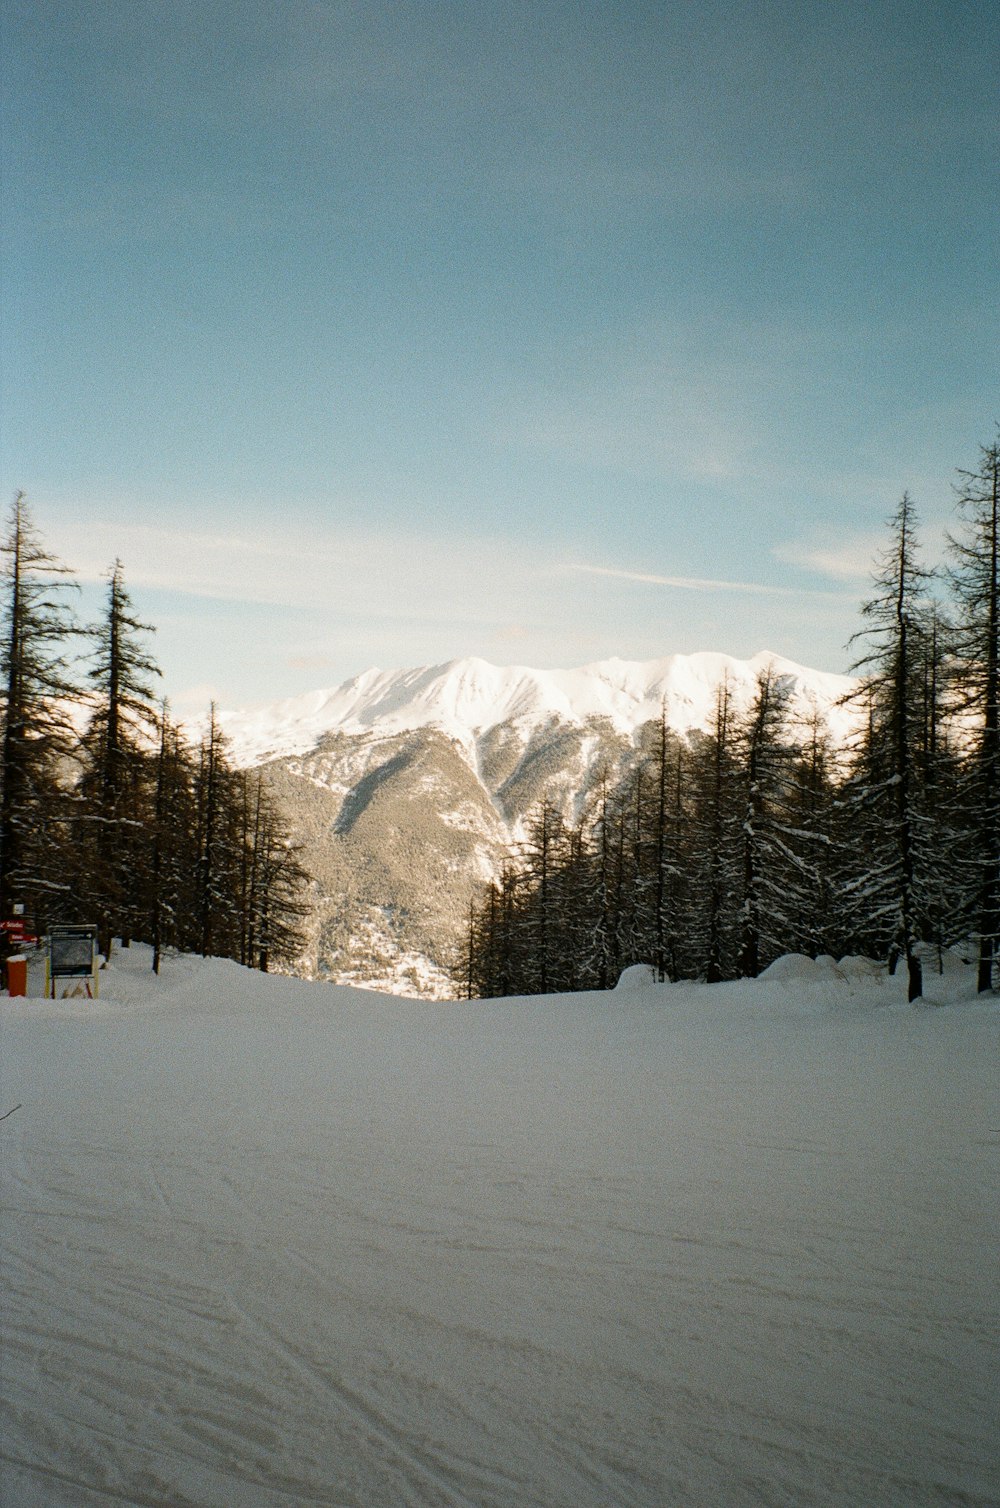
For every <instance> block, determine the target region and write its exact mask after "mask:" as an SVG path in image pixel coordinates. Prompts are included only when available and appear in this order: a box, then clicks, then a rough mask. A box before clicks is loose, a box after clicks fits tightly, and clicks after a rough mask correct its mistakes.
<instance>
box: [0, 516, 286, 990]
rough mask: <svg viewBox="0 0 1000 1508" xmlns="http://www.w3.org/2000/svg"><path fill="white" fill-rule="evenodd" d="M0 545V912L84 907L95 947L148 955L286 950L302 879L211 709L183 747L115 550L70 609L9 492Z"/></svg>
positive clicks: (37, 917)
mask: <svg viewBox="0 0 1000 1508" xmlns="http://www.w3.org/2000/svg"><path fill="white" fill-rule="evenodd" d="M0 551H2V555H3V577H2V591H3V601H2V607H0V625H2V628H0V631H2V635H3V637H2V643H0V739H2V744H0V918H3V919H11V918H12V917H13V916H14V908H15V907H20V908H23V913H24V915H25V916H26V917H27V918H29V921H30V922H31V923H33V924H34V928H35V930H36V931H37V932H44V931H46V930H47V929H48V927H49V926H50V925H51V924H53V923H57V922H58V923H67V922H69V923H72V922H76V923H82V924H94V925H96V926H97V928H98V946H99V948H100V951H101V952H102V953H103V954H104V955H105V956H108V954H109V953H110V949H111V939H112V937H118V938H121V940H122V943H123V945H124V946H128V944H129V942H130V941H131V940H132V939H135V940H141V941H143V942H147V943H150V944H152V947H153V967H154V969H156V970H158V969H159V965H160V958H161V955H162V951H163V949H165V948H168V947H169V948H176V949H181V950H184V951H193V952H200V953H203V954H214V955H218V956H221V957H229V958H234V959H237V960H238V961H239V962H241V963H244V964H248V965H251V966H253V967H256V968H260V969H267V968H268V967H269V965H270V964H272V963H282V962H285V963H290V962H292V961H293V960H294V959H295V957H296V956H297V954H298V953H299V952H300V950H301V946H302V939H301V935H300V922H301V919H302V917H303V915H304V914H305V907H304V904H303V895H304V889H305V886H306V884H307V883H308V878H307V876H306V875H305V873H304V872H303V870H302V868H301V866H300V865H299V863H298V860H297V858H296V854H295V850H294V849H293V847H292V846H291V845H290V843H289V840H288V834H287V832H286V831H285V828H284V826H283V823H282V820H281V818H280V816H279V814H278V812H277V810H276V808H275V805H274V802H273V800H272V798H271V796H270V794H269V792H268V789H267V786H266V784H265V783H264V781H263V780H262V778H261V776H260V775H259V774H257V773H248V772H246V771H237V770H235V769H234V768H233V767H232V765H231V764H230V762H229V759H228V757H227V750H226V742H225V739H224V738H223V736H222V734H221V732H220V730H219V727H218V724H217V721H216V717H215V711H214V708H213V709H212V712H211V715H210V717H209V723H208V728H207V731H206V732H205V735H204V737H203V738H202V739H201V741H200V743H199V744H197V745H196V746H194V747H191V746H189V745H188V744H187V743H186V742H185V740H184V739H183V738H182V736H181V734H180V732H179V730H178V728H177V727H176V725H175V724H174V723H173V722H172V720H171V718H170V715H169V709H168V707H167V706H166V704H164V703H160V702H158V701H157V700H156V697H155V691H154V685H155V678H156V676H157V675H158V674H159V672H158V670H157V667H156V664H155V662H154V660H153V658H152V656H151V655H150V653H149V651H148V649H147V644H148V636H149V634H150V633H151V632H152V627H151V625H149V624H145V623H142V622H140V621H139V619H138V618H137V617H136V616H135V613H134V610H133V606H132V603H131V600H130V598H129V594H128V592H127V590H126V587H125V582H124V577H123V572H122V566H121V563H120V562H119V561H116V562H115V563H114V565H113V566H112V567H111V569H110V571H109V575H108V587H107V595H106V605H105V609H104V613H103V615H102V617H101V618H100V620H99V621H98V622H96V623H93V624H89V625H85V626H84V625H81V624H80V623H78V622H77V621H76V619H75V617H74V615H73V612H72V595H73V589H74V583H73V582H72V580H71V578H70V576H69V573H68V572H67V571H66V569H65V568H64V567H63V566H62V565H61V564H60V563H59V562H58V561H57V560H55V559H54V558H53V557H52V556H51V555H50V554H49V553H48V552H47V551H46V550H45V548H44V546H43V544H42V541H41V539H40V537H39V535H38V533H37V531H36V529H35V527H34V525H33V523H32V520H31V517H30V512H29V508H28V504H27V502H26V501H25V498H24V496H23V494H19V495H18V496H17V498H16V499H15V500H14V504H13V507H12V509H11V513H10V517H9V519H8V522H7V527H6V532H5V535H4V538H3V542H2V544H0ZM7 935H8V934H7V933H5V934H4V937H5V943H4V946H3V948H2V953H3V956H4V957H6V955H7V954H8V953H9V951H10V949H9V946H7V942H6V939H7Z"/></svg>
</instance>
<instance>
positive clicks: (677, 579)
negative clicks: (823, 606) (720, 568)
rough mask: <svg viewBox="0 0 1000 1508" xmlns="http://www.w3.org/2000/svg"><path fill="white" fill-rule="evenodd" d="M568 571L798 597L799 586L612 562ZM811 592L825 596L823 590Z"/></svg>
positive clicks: (689, 588)
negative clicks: (677, 573) (621, 566)
mask: <svg viewBox="0 0 1000 1508" xmlns="http://www.w3.org/2000/svg"><path fill="white" fill-rule="evenodd" d="M569 569H570V570H571V571H581V572H584V573H585V574H586V575H588V576H610V577H612V578H614V579H615V580H617V581H637V582H641V583H643V584H645V585H647V586H669V587H676V588H678V589H679V590H680V591H683V592H747V593H750V594H751V595H753V596H757V597H801V596H802V595H803V592H802V589H801V587H790V586H771V585H770V584H768V583H767V582H763V581H717V580H716V579H715V578H714V577H711V576H660V575H657V574H655V573H654V572H651V571H624V570H620V569H618V568H616V567H613V566H595V565H578V564H574V565H571V566H570V567H569ZM807 595H810V596H828V595H829V593H826V592H821V593H820V592H816V593H809V594H807Z"/></svg>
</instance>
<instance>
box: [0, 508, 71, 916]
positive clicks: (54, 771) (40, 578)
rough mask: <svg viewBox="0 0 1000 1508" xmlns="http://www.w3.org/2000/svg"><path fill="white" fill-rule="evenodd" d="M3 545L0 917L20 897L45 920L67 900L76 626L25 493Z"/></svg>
mask: <svg viewBox="0 0 1000 1508" xmlns="http://www.w3.org/2000/svg"><path fill="white" fill-rule="evenodd" d="M0 553H2V555H3V557H4V564H3V577H4V581H3V603H2V624H0V632H2V640H0V719H2V731H0V915H2V916H3V917H9V916H10V915H11V911H12V907H13V905H14V903H15V902H20V903H21V904H23V905H25V906H26V907H27V908H28V910H29V912H33V913H35V914H36V915H37V918H38V921H39V924H43V923H44V921H45V920H46V918H48V917H49V916H52V915H56V914H60V913H61V912H62V911H64V910H65V909H66V907H67V906H68V904H69V903H70V891H69V886H68V884H67V878H66V876H67V873H68V869H69V863H68V859H67V856H66V853H65V849H64V847H63V846H62V844H64V843H65V830H64V825H63V822H62V821H60V820H59V818H60V816H65V812H64V810H63V808H64V807H65V802H66V796H67V792H66V789H65V786H66V774H65V771H64V770H63V769H61V765H63V764H64V762H65V761H66V760H67V759H68V757H69V755H70V754H71V751H72V748H73V743H74V733H73V729H72V725H71V722H70V716H69V702H70V699H71V698H72V697H73V696H74V695H75V693H76V686H75V684H74V682H73V680H72V678H71V674H70V663H69V659H68V655H67V642H68V639H69V637H70V635H72V634H73V633H74V632H75V631H76V625H75V622H74V620H73V617H72V614H71V612H70V610H69V607H68V604H67V602H66V598H65V594H64V593H65V588H66V587H67V586H68V585H69V584H70V582H69V573H68V571H67V570H66V568H65V567H64V566H63V565H62V564H61V563H60V562H59V561H57V560H56V559H55V558H54V557H53V556H52V555H50V554H49V553H48V551H47V550H45V548H44V547H43V545H42V542H41V539H40V536H39V534H38V532H37V530H36V529H35V527H34V524H33V522H32V520H31V516H30V511H29V508H28V504H27V502H26V500H25V497H24V494H23V493H20V492H19V493H18V494H17V496H16V498H15V499H14V504H13V507H12V508H11V512H10V516H9V518H8V521H7V529H6V533H5V535H4V538H3V541H2V544H0ZM60 837H61V838H62V843H60Z"/></svg>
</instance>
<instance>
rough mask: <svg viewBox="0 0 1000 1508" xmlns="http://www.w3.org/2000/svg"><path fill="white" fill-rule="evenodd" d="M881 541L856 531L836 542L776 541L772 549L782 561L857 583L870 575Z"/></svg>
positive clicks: (806, 569)
mask: <svg viewBox="0 0 1000 1508" xmlns="http://www.w3.org/2000/svg"><path fill="white" fill-rule="evenodd" d="M884 544H885V540H884V539H883V538H882V537H881V536H879V535H877V534H863V535H855V536H854V537H853V538H852V539H846V540H842V541H840V542H839V543H830V544H821V545H814V544H807V543H805V542H804V541H802V540H787V541H784V542H783V543H781V544H777V545H775V546H774V548H773V550H772V552H771V553H772V554H773V556H774V557H775V559H776V560H780V561H782V563H783V564H785V565H791V566H795V567H796V568H798V569H799V570H804V571H813V572H815V573H816V574H817V575H820V576H828V577H829V578H830V579H831V580H833V581H843V582H845V583H852V584H856V583H860V582H864V581H866V580H867V579H868V577H869V576H870V575H871V569H872V561H873V560H874V559H875V557H876V555H877V554H878V552H879V551H880V550H881V549H882V548H883V547H884Z"/></svg>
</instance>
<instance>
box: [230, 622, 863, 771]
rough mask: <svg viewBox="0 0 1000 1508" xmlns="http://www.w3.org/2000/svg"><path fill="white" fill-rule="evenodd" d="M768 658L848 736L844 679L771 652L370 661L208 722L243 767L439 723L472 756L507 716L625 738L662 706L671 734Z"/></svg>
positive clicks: (848, 682) (527, 723)
mask: <svg viewBox="0 0 1000 1508" xmlns="http://www.w3.org/2000/svg"><path fill="white" fill-rule="evenodd" d="M768 665H770V666H772V667H773V669H774V671H775V672H776V674H777V675H778V676H779V677H781V678H782V679H786V680H787V681H788V683H789V689H790V691H791V702H792V710H793V714H794V713H798V714H799V715H801V716H805V715H807V713H808V708H809V707H810V706H813V707H815V709H816V710H817V711H818V712H820V714H821V715H822V716H823V717H824V718H825V719H826V721H827V723H828V725H829V726H830V731H831V735H832V736H833V737H834V739H835V740H837V741H841V740H842V739H843V738H844V737H846V736H847V735H848V733H849V731H850V727H851V723H852V719H851V715H850V713H849V712H847V711H846V710H845V709H844V708H842V707H841V706H839V703H840V702H841V701H842V699H843V697H844V696H845V695H846V694H847V693H848V692H849V691H850V689H851V688H852V686H853V685H854V684H855V682H854V680H853V678H852V677H850V676H844V675H839V674H836V673H834V672H831V671H819V670H813V669H810V668H809V667H808V666H804V665H800V664H798V663H797V662H795V661H794V660H789V659H787V658H785V657H784V656H782V655H778V654H774V653H773V652H771V651H769V650H761V651H759V652H758V653H757V654H755V655H753V656H752V657H751V658H750V659H749V660H740V659H737V658H735V657H734V656H731V655H726V654H722V653H716V652H712V651H700V652H698V653H695V654H690V655H683V654H674V655H667V656H664V657H662V658H660V659H655V660H622V659H619V658H617V657H611V658H609V659H606V660H598V661H594V662H592V663H590V664H588V665H583V666H580V667H578V668H575V669H569V670H538V669H534V668H532V667H530V666H525V665H511V666H497V665H493V664H491V663H490V662H489V661H487V660H482V659H479V658H476V657H468V658H464V659H456V660H449V661H445V662H443V663H441V664H438V665H427V666H414V667H407V668H403V669H398V670H388V671H384V670H380V669H378V668H371V669H368V670H365V671H362V672H361V673H360V674H358V675H356V676H353V677H350V678H349V679H348V680H346V681H343V682H342V683H341V684H340V685H339V686H335V687H332V688H327V689H321V690H316V691H309V692H305V693H302V694H300V695H298V696H295V697H288V698H285V699H284V700H282V701H278V702H270V703H266V704H263V705H261V706H257V707H250V708H244V709H239V708H233V709H225V710H222V711H220V712H218V713H217V718H218V722H219V725H220V727H221V728H222V731H223V732H224V733H225V735H226V737H227V738H228V739H229V742H230V745H231V749H232V756H233V758H234V760H235V762H236V763H237V764H239V765H244V766H246V765H257V764H261V763H264V762H266V761H270V760H273V759H278V758H288V757H291V756H296V755H302V754H305V753H308V752H309V751H310V750H311V749H314V748H316V747H318V745H319V744H320V742H321V741H322V740H323V738H325V737H327V736H329V735H330V734H332V733H335V732H337V733H344V734H349V735H361V734H369V735H370V734H373V733H374V734H384V735H394V734H397V733H402V732H414V731H416V730H418V729H423V728H438V729H439V730H440V731H442V732H443V733H445V734H446V735H447V736H449V737H451V738H454V739H455V740H456V741H457V742H458V743H460V744H461V745H462V746H463V748H464V749H465V750H466V752H467V754H468V755H472V754H473V752H474V750H475V749H476V747H477V746H478V744H479V743H480V741H481V740H482V739H483V737H484V736H486V735H488V734H490V733H491V732H492V731H493V730H495V729H496V728H497V727H499V726H501V725H504V724H511V725H513V726H515V727H517V728H518V729H519V731H520V732H522V733H525V732H528V731H529V730H537V729H539V728H541V727H544V726H545V725H546V724H547V723H559V724H562V725H564V726H567V725H568V726H571V727H582V726H585V725H586V724H587V723H588V722H590V721H592V720H593V719H595V718H600V719H607V720H608V721H609V723H610V725H611V727H612V728H613V730H614V731H615V732H616V733H619V734H625V735H627V736H632V735H634V733H635V731H636V729H637V728H639V727H640V726H641V725H642V724H643V723H646V722H650V721H653V720H658V719H659V717H660V713H661V708H663V709H665V711H666V714H667V722H668V726H670V727H671V728H672V729H673V730H674V731H675V732H679V733H684V732H690V731H693V730H695V729H698V730H701V731H706V730H707V728H708V726H709V724H710V721H711V717H712V715H713V711H714V706H715V696H716V691H717V688H718V686H719V684H720V682H721V681H722V679H723V677H724V676H728V677H729V681H730V684H731V685H732V687H733V691H734V695H735V697H736V700H737V701H743V700H745V699H747V697H748V695H749V694H752V688H753V685H754V683H755V681H756V676H757V673H758V671H759V670H761V669H763V668H765V667H766V666H768Z"/></svg>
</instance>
